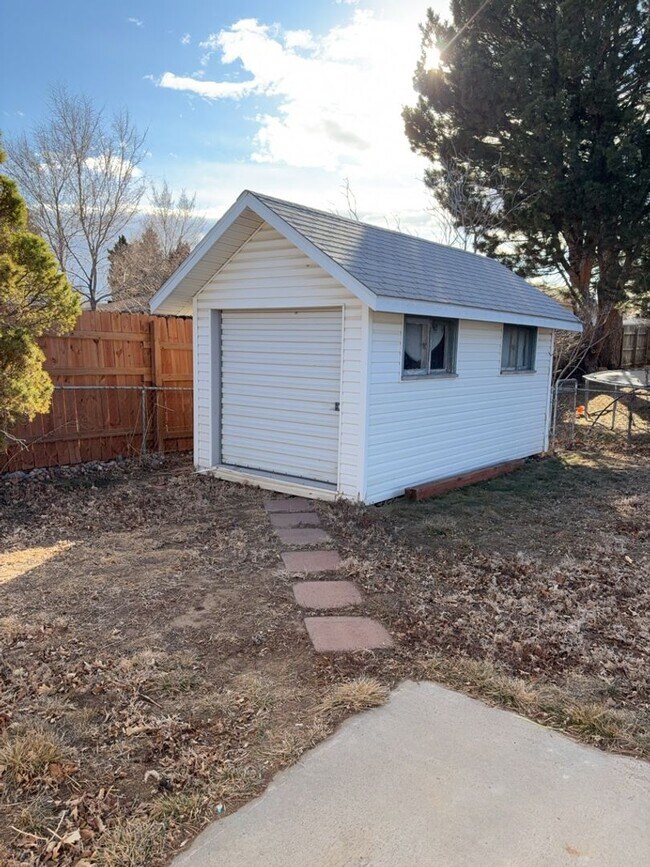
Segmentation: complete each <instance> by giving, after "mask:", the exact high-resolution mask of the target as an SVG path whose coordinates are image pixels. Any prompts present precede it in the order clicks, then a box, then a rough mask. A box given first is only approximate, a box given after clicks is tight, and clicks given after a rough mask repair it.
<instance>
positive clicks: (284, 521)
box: [269, 512, 320, 529]
mask: <svg viewBox="0 0 650 867" xmlns="http://www.w3.org/2000/svg"><path fill="white" fill-rule="evenodd" d="M269 521H270V522H271V526H273V527H275V528H276V529H278V528H279V527H316V526H318V525H319V524H320V518H319V517H318V512H270V513H269Z"/></svg>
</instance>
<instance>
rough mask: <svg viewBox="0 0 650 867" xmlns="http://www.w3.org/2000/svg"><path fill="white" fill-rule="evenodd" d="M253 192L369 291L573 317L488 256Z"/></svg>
mask: <svg viewBox="0 0 650 867" xmlns="http://www.w3.org/2000/svg"><path fill="white" fill-rule="evenodd" d="M252 195H253V196H255V198H256V199H258V200H259V201H260V202H262V203H263V204H265V205H266V206H267V207H268V208H270V209H271V210H272V211H274V213H275V214H277V215H278V216H279V217H281V218H282V219H283V220H284V221H285V222H286V223H288V224H289V225H290V226H292V227H293V228H294V229H295V230H296V231H297V232H299V233H300V234H301V235H303V237H305V238H306V239H307V240H308V241H311V243H312V244H314V245H315V246H316V247H318V248H319V249H320V250H322V251H323V253H325V254H326V255H327V256H329V257H330V259H332V260H333V261H334V262H336V263H337V264H338V265H340V266H341V267H342V268H344V269H345V270H346V271H347V272H348V273H349V274H351V275H352V276H353V277H354V278H355V279H356V280H358V281H359V282H360V283H363V285H364V286H366V287H367V288H368V289H370V290H371V292H374V293H375V294H376V295H383V296H388V297H392V298H404V299H412V300H417V301H435V302H438V303H442V304H457V305H461V306H464V307H478V308H483V309H488V310H496V311H500V312H503V313H515V314H524V315H528V316H539V317H546V318H549V319H557V320H561V321H564V322H572V323H575V322H576V321H577V320H576V318H575V317H574V316H573V315H572V314H571V313H570V312H569V311H568V310H566V309H565V308H564V307H562V305H561V304H558V303H557V302H556V301H554V300H553V299H552V298H549V297H548V295H545V294H544V293H543V292H541V291H540V290H539V289H536V288H535V287H534V286H531V285H530V283H527V282H526V281H525V280H523V279H522V278H521V277H518V276H517V275H516V274H514V273H513V272H512V271H511V270H510V269H509V268H506V266H505V265H502V264H501V263H500V262H497V261H496V260H495V259H490V258H488V257H486V256H478V255H475V254H474V253H468V252H466V251H464V250H459V249H456V248H454V247H446V246H445V245H444V244H436V243H435V242H433V241H426V240H424V239H422V238H416V237H413V236H412V235H405V234H404V233H402V232H395V231H392V230H390V229H382V228H380V227H378V226H372V225H369V224H367V223H359V222H357V221H356V220H350V219H347V218H346V217H339V216H337V215H336V214H329V213H326V212H325V211H318V210H315V209H313V208H306V207H304V206H302V205H296V204H293V203H292V202H286V201H283V200H282V199H275V198H273V197H271V196H265V195H262V194H259V193H252Z"/></svg>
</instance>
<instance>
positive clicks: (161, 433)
mask: <svg viewBox="0 0 650 867" xmlns="http://www.w3.org/2000/svg"><path fill="white" fill-rule="evenodd" d="M164 325H165V322H164V320H163V319H161V318H160V317H158V316H152V317H151V322H150V324H149V329H150V333H151V378H152V385H154V386H155V387H156V388H162V387H163V385H164V384H165V380H164V378H163V370H162V358H163V351H162V350H163V347H162V344H163V337H164V335H163V333H162V329H163V327H164ZM153 399H154V418H155V420H156V421H155V428H154V431H155V433H154V436H155V447H156V450H157V451H158V452H159V453H161V454H162V452H164V451H165V406H164V402H163V401H164V393H162V392H159V391H154V392H153Z"/></svg>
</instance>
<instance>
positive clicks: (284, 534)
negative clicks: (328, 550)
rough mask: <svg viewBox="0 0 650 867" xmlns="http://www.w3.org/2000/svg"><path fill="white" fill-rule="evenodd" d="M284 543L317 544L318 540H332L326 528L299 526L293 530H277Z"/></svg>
mask: <svg viewBox="0 0 650 867" xmlns="http://www.w3.org/2000/svg"><path fill="white" fill-rule="evenodd" d="M275 532H276V533H277V534H278V536H279V537H280V541H281V542H282V544H283V545H316V544H318V542H331V541H332V538H331V536H328V535H327V533H326V532H325V530H321V529H320V528H319V527H298V528H296V529H291V530H282V529H280V530H276V531H275Z"/></svg>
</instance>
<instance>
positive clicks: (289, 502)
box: [264, 497, 316, 512]
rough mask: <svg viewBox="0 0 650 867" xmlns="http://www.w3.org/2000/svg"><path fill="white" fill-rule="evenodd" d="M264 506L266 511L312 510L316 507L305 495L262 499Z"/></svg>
mask: <svg viewBox="0 0 650 867" xmlns="http://www.w3.org/2000/svg"><path fill="white" fill-rule="evenodd" d="M264 508H265V509H266V511H267V512H313V511H314V509H315V508H316V507H315V506H314V501H313V500H308V499H307V498H306V497H275V498H274V499H272V500H264Z"/></svg>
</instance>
